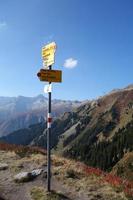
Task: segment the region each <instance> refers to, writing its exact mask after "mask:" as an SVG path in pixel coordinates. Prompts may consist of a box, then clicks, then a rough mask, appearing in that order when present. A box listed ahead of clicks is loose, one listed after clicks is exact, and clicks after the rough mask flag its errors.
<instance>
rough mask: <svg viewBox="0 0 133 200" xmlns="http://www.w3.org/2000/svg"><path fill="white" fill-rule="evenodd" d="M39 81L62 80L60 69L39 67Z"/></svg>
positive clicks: (58, 81)
mask: <svg viewBox="0 0 133 200" xmlns="http://www.w3.org/2000/svg"><path fill="white" fill-rule="evenodd" d="M37 76H38V77H39V79H40V81H46V82H55V83H60V82H62V71H61V70H45V69H41V70H40V72H38V73H37Z"/></svg>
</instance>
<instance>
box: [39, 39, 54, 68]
mask: <svg viewBox="0 0 133 200" xmlns="http://www.w3.org/2000/svg"><path fill="white" fill-rule="evenodd" d="M55 50H56V43H55V42H52V43H50V44H48V45H46V46H44V47H43V48H42V58H43V61H44V67H45V68H48V67H49V66H50V65H52V64H54V57H55Z"/></svg>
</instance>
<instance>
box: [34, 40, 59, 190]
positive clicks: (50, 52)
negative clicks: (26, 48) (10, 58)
mask: <svg viewBox="0 0 133 200" xmlns="http://www.w3.org/2000/svg"><path fill="white" fill-rule="evenodd" d="M55 51H56V43H55V42H52V43H50V44H48V45H46V46H44V47H43V48H42V59H43V69H40V71H39V72H38V73H37V76H38V78H39V79H40V81H46V82H49V85H46V86H45V88H44V90H45V92H47V93H48V116H47V190H48V192H50V191H51V123H52V115H51V94H52V89H51V88H52V87H51V82H56V83H60V82H62V71H60V70H52V64H54V62H55V61H54V58H55Z"/></svg>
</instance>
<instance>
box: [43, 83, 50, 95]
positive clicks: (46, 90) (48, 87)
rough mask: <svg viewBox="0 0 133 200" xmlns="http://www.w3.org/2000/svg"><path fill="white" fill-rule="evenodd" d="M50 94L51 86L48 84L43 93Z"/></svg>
mask: <svg viewBox="0 0 133 200" xmlns="http://www.w3.org/2000/svg"><path fill="white" fill-rule="evenodd" d="M49 92H52V84H51V83H50V84H48V85H45V86H44V93H49Z"/></svg>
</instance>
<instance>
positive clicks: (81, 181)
mask: <svg viewBox="0 0 133 200" xmlns="http://www.w3.org/2000/svg"><path fill="white" fill-rule="evenodd" d="M21 151H22V149H21ZM19 155H20V154H19ZM0 162H1V163H5V162H6V163H7V164H8V165H9V169H7V170H5V171H4V173H3V172H2V171H0V179H1V183H0V194H2V196H3V197H4V198H5V199H6V198H7V199H10V200H13V199H14V198H17V196H18V198H19V199H24V200H30V199H31V198H32V199H33V200H45V199H47V200H49V199H50V200H63V199H71V200H80V199H82V200H85V199H87V198H88V199H90V200H91V199H94V200H98V199H101V200H106V199H108V200H118V199H119V200H127V199H131V196H130V197H129V193H127V192H124V191H125V189H126V188H125V186H124V185H123V182H122V181H120V180H119V178H117V177H115V176H112V175H110V174H105V173H104V172H102V171H100V170H98V169H95V168H90V167H87V166H85V165H83V164H82V163H79V162H75V161H72V160H68V159H65V158H61V157H58V156H54V155H53V156H52V174H53V176H52V189H54V191H53V192H52V193H50V194H48V193H47V192H46V180H45V178H44V176H39V177H38V178H37V179H35V180H34V181H33V182H29V183H23V184H17V183H15V182H14V181H13V176H14V175H15V174H17V173H19V172H22V171H30V170H32V169H36V168H41V167H42V166H43V167H44V166H45V165H46V156H45V155H42V154H28V156H26V155H25V156H24V157H21V158H20V157H19V156H18V154H17V155H16V154H15V153H14V152H11V151H0ZM132 189H133V188H132ZM9 191H10V192H9Z"/></svg>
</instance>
